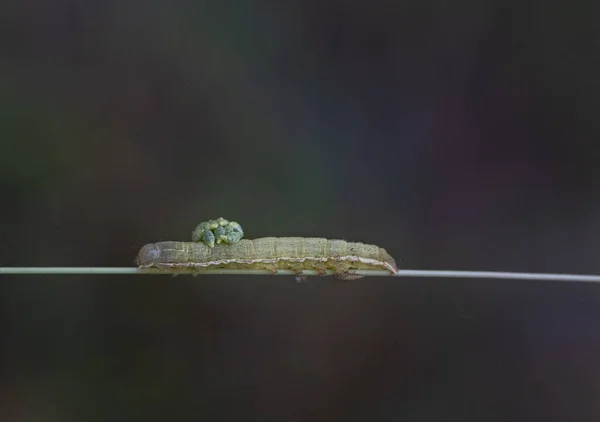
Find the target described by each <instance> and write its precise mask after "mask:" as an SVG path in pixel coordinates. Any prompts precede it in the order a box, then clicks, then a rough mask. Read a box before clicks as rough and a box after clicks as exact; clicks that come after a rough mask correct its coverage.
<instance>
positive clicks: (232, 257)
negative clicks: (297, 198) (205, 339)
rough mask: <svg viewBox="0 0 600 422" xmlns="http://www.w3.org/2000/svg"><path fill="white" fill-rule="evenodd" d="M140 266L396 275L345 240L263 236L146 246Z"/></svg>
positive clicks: (369, 251) (378, 252) (391, 266)
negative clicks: (215, 241) (221, 241)
mask: <svg viewBox="0 0 600 422" xmlns="http://www.w3.org/2000/svg"><path fill="white" fill-rule="evenodd" d="M136 263H137V265H138V266H139V267H140V268H148V267H155V268H163V269H168V268H170V269H177V268H187V269H190V268H191V269H198V270H202V269H207V268H231V269H266V270H270V271H273V272H274V273H276V272H277V270H278V269H288V270H293V271H295V272H296V274H297V275H298V276H301V274H302V270H316V271H317V273H318V274H320V275H325V273H326V271H327V270H333V271H335V276H336V278H341V279H356V278H360V276H358V275H354V274H351V270H355V269H367V270H386V271H389V272H390V273H391V274H395V273H396V272H397V271H398V267H397V265H396V261H395V260H394V258H392V257H391V256H390V254H388V253H387V251H386V250H385V249H383V248H380V247H379V246H375V245H366V244H364V243H358V242H346V241H345V240H335V239H333V240H332V239H324V238H317V237H314V238H303V237H263V238H259V239H253V240H249V239H242V240H239V241H238V242H236V243H221V244H217V245H215V246H214V247H210V246H209V245H206V244H205V243H198V242H174V241H167V242H158V243H150V244H147V245H145V246H143V247H142V249H141V250H140V251H139V253H138V255H137V258H136Z"/></svg>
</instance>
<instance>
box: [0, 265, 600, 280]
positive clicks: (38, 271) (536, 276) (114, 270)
mask: <svg viewBox="0 0 600 422" xmlns="http://www.w3.org/2000/svg"><path fill="white" fill-rule="evenodd" d="M353 273H354V274H357V275H362V276H370V277H429V278H487V279H490V278H493V279H505V280H510V279H512V280H547V281H567V282H580V283H582V282H583V283H600V275H586V274H545V273H518V272H496V271H439V270H400V271H398V273H396V274H394V275H391V274H390V273H389V272H387V271H377V270H355V271H353ZM3 274H13V275H18V274H21V275H24V274H30V275H33V274H35V275H52V274H82V275H94V274H95V275H100V274H104V275H115V274H121V275H133V274H171V275H177V274H192V275H293V276H295V275H296V273H295V272H294V271H291V270H278V271H277V273H276V274H273V273H272V272H271V271H269V270H241V269H238V270H234V269H225V268H215V269H210V270H202V271H198V270H189V269H188V270H183V269H177V270H174V269H166V270H163V269H157V268H144V269H139V268H135V267H0V275H3ZM327 274H328V275H333V274H334V272H333V271H327ZM303 275H305V276H315V275H318V274H317V272H316V271H313V270H304V271H303Z"/></svg>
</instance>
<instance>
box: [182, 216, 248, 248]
mask: <svg viewBox="0 0 600 422" xmlns="http://www.w3.org/2000/svg"><path fill="white" fill-rule="evenodd" d="M243 237H244V230H242V226H240V225H239V224H238V223H236V222H235V221H229V220H225V219H224V218H222V217H219V218H217V219H216V220H208V221H203V222H202V223H200V224H198V226H196V228H195V229H194V231H193V232H192V242H202V243H204V244H206V245H208V246H209V247H211V248H214V246H215V244H218V243H236V242H239V241H240V240H241V239H242V238H243Z"/></svg>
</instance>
